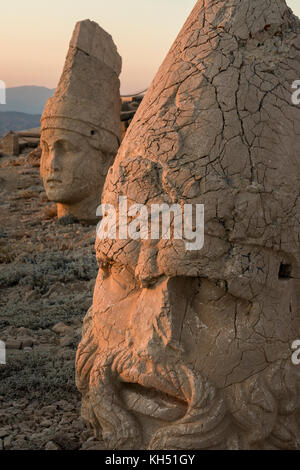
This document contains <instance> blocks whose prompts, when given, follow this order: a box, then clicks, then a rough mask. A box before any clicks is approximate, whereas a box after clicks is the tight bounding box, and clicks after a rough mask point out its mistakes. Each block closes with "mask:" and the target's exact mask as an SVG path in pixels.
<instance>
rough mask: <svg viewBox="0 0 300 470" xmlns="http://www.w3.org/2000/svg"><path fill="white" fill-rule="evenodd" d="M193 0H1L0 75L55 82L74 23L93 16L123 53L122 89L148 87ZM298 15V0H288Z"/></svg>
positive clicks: (13, 82)
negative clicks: (2, 1) (3, 0)
mask: <svg viewBox="0 0 300 470" xmlns="http://www.w3.org/2000/svg"><path fill="white" fill-rule="evenodd" d="M195 3H196V0H142V1H141V0H127V1H124V0H111V1H110V2H108V1H107V0H85V1H82V0H80V1H79V0H52V1H51V2H41V1H37V0H27V1H26V2H25V1H24V0H14V2H5V3H4V4H1V28H0V41H1V48H0V61H1V62H0V63H1V72H0V79H1V80H3V81H4V82H5V83H6V86H7V87H15V86H22V85H39V86H46V87H48V88H55V87H56V84H57V82H58V79H59V76H60V73H61V71H62V67H63V64H64V59H65V56H66V52H67V49H68V44H69V41H70V38H71V35H72V31H73V29H74V26H75V23H76V22H77V21H79V20H83V19H87V18H89V19H91V20H93V21H96V22H97V23H98V24H99V25H100V26H101V27H103V28H104V29H105V30H106V31H108V32H109V33H110V34H111V35H112V37H113V39H114V41H115V43H116V45H117V47H118V51H119V53H120V55H121V56H122V58H123V72H122V75H121V92H122V93H123V94H126V93H133V92H136V91H140V90H143V89H144V88H147V87H148V85H149V84H150V82H151V81H152V79H153V77H154V75H155V73H156V71H157V69H158V67H159V65H160V64H161V62H162V60H163V59H164V57H165V55H166V54H167V52H168V50H169V48H170V46H171V45H172V42H173V41H174V39H175V38H176V36H177V34H178V32H179V30H180V28H181V27H182V25H183V23H184V22H185V20H186V18H187V17H188V15H189V13H190V11H191V10H192V8H193V7H194V5H195ZM287 3H288V5H289V6H290V7H291V8H292V9H293V10H294V13H295V14H297V15H298V16H300V2H299V0H287Z"/></svg>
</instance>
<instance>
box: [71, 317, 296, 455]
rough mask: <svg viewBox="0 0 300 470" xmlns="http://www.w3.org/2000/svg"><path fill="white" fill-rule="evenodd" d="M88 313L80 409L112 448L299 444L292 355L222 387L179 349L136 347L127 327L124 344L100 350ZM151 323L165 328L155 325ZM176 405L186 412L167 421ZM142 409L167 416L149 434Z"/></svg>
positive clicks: (79, 354) (82, 348)
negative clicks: (158, 353)
mask: <svg viewBox="0 0 300 470" xmlns="http://www.w3.org/2000/svg"><path fill="white" fill-rule="evenodd" d="M91 320H92V308H91V309H90V310H89V312H88V314H87V316H86V319H85V323H84V329H83V337H82V342H81V344H80V346H79V348H78V351H77V368H76V369H77V386H78V388H79V390H80V392H81V393H82V395H83V402H82V415H83V417H84V418H85V419H86V420H87V421H88V422H89V423H90V425H91V426H92V427H93V429H94V431H95V435H96V436H97V437H98V438H101V437H102V438H103V439H104V441H105V443H106V445H107V448H108V449H130V448H131V449H140V448H148V449H152V450H154V449H165V450H176V449H179V450H180V449H190V450H193V449H218V450H220V449H228V450H230V449H251V450H252V449H265V450H267V449H299V448H300V438H299V436H300V419H299V412H300V393H299V374H298V372H297V370H296V368H295V367H293V366H292V365H291V363H290V361H289V360H282V361H278V362H276V363H274V364H272V365H270V366H269V367H267V368H266V369H264V370H263V371H262V372H259V373H257V374H255V375H253V376H252V377H250V378H248V379H246V380H244V381H242V382H240V383H236V384H234V385H231V386H229V387H225V388H222V389H217V388H216V387H215V386H214V385H213V384H211V383H209V381H208V380H207V379H206V378H204V377H202V376H201V375H200V374H199V371H196V370H193V369H191V368H190V367H187V366H186V365H185V364H184V363H183V361H182V360H181V359H180V351H177V353H175V354H174V355H173V356H171V355H170V354H169V353H168V354H165V351H164V350H163V348H162V351H161V356H160V359H159V362H155V358H153V357H151V354H149V355H147V354H144V355H140V354H138V353H137V351H136V350H135V348H134V346H133V343H132V341H131V339H130V334H129V337H128V338H127V340H126V344H124V346H126V347H121V348H120V349H119V350H107V351H106V353H105V352H104V354H103V351H101V350H99V347H98V345H97V342H96V341H95V338H94V335H93V330H92V322H91ZM154 330H155V332H156V333H157V334H160V333H161V332H162V330H161V331H159V329H157V325H156V326H154ZM171 347H172V346H171ZM165 348H166V349H169V348H170V343H168V344H165ZM164 355H165V357H167V358H168V360H167V363H166V362H164V361H163V360H162V358H163V357H164ZM170 357H173V360H172V361H170ZM133 384H135V385H133ZM128 387H129V388H128ZM159 392H161V393H159ZM149 397H150V401H151V400H152V403H154V406H153V404H152V405H151V404H149ZM155 400H157V406H155ZM172 400H173V407H172ZM162 405H164V406H162ZM175 409H176V411H175V414H176V413H177V414H178V413H179V415H180V413H181V416H177V419H176V417H175V419H174V421H173V422H166V420H169V421H170V419H168V418H172V416H173V417H174V410H175ZM141 411H142V415H143V416H142V418H143V419H145V418H146V415H147V414H148V415H152V417H153V416H155V412H156V411H158V413H160V414H161V416H160V418H164V419H165V422H163V421H162V420H160V419H158V421H157V422H158V424H156V428H155V426H154V427H152V430H153V434H152V435H151V436H148V439H147V437H146V438H145V434H144V439H143V438H142V437H141V436H143V429H141V428H142V427H143V426H142V421H143V419H142V421H140V417H141V415H140V412H141ZM297 414H298V416H297ZM156 417H158V415H157V416H156ZM150 421H151V420H150ZM146 427H147V428H148V429H149V421H148V422H147V426H146ZM150 428H151V426H150ZM101 431H102V436H101Z"/></svg>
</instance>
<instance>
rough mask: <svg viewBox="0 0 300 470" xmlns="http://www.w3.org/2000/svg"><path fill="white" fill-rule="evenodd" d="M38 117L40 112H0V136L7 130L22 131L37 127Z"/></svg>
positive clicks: (38, 123)
mask: <svg viewBox="0 0 300 470" xmlns="http://www.w3.org/2000/svg"><path fill="white" fill-rule="evenodd" d="M40 119H41V115H40V114H37V115H36V114H25V113H15V112H13V111H9V112H7V113H1V112H0V137H1V136H3V134H6V132H8V131H22V130H24V129H32V128H33V127H39V125H40Z"/></svg>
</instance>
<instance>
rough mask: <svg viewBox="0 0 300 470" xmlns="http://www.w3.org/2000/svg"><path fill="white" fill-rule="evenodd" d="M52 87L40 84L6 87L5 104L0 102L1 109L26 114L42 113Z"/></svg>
mask: <svg viewBox="0 0 300 470" xmlns="http://www.w3.org/2000/svg"><path fill="white" fill-rule="evenodd" d="M54 91H55V90H54V89H53V90H51V89H50V88H46V87H42V86H20V87H14V88H7V89H6V105H4V104H0V112H1V111H17V112H19V113H26V114H42V111H43V108H44V106H45V104H46V101H47V100H48V98H50V96H52V95H53V93H54Z"/></svg>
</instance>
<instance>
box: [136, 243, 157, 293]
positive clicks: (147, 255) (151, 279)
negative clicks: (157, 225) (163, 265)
mask: <svg viewBox="0 0 300 470" xmlns="http://www.w3.org/2000/svg"><path fill="white" fill-rule="evenodd" d="M157 255H158V247H157V240H144V241H142V243H141V248H140V254H139V259H138V263H137V266H136V269H135V276H136V279H138V280H139V281H140V282H141V284H142V285H143V286H144V287H148V286H151V285H152V284H154V283H155V282H156V280H157V279H158V278H159V277H161V276H162V275H163V273H162V272H161V271H160V270H159V268H158V265H157Z"/></svg>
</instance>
